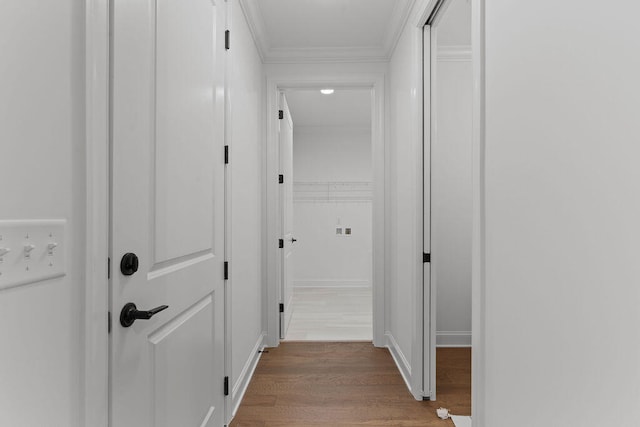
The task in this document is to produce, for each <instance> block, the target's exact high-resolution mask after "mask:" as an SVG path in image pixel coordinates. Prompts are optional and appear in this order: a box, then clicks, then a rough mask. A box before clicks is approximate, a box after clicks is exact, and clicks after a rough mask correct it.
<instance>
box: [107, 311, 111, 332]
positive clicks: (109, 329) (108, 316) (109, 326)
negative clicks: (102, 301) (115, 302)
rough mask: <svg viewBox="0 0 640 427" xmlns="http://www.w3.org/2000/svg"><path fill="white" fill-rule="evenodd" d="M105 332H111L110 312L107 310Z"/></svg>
mask: <svg viewBox="0 0 640 427" xmlns="http://www.w3.org/2000/svg"><path fill="white" fill-rule="evenodd" d="M107 333H108V334H110V333H111V312H110V311H107Z"/></svg>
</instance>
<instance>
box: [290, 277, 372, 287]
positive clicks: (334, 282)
mask: <svg viewBox="0 0 640 427" xmlns="http://www.w3.org/2000/svg"><path fill="white" fill-rule="evenodd" d="M293 286H294V287H296V288H331V289H336V288H370V287H371V280H369V279H294V281H293Z"/></svg>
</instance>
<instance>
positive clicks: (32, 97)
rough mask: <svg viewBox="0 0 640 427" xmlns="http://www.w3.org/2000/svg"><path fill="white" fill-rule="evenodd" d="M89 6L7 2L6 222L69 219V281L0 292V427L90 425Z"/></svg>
mask: <svg viewBox="0 0 640 427" xmlns="http://www.w3.org/2000/svg"><path fill="white" fill-rule="evenodd" d="M84 7H85V6H84V2H83V1H78V0H60V1H56V2H44V3H42V2H24V1H22V0H3V1H2V2H0V40H2V42H0V43H2V48H1V50H2V61H1V63H0V77H1V78H0V99H2V104H1V106H0V182H2V185H1V186H0V200H1V202H0V220H7V219H11V220H22V219H66V220H67V227H66V239H65V242H66V245H67V252H66V259H67V265H66V267H67V275H66V276H65V277H63V278H60V279H55V280H49V281H43V282H39V283H34V284H29V285H23V286H19V287H16V288H12V289H4V290H0V343H1V344H0V348H1V350H0V384H1V385H0V425H7V426H43V425H60V426H79V425H81V424H82V421H81V419H82V415H83V414H82V404H81V403H82V400H81V399H82V397H83V395H82V390H83V388H82V387H83V378H82V369H83V363H84V362H83V356H82V355H83V354H84V346H83V343H84V342H83V336H82V333H83V327H82V325H83V321H84V317H83V304H84V291H83V289H84V285H85V278H84V273H83V271H84V266H85V257H84V253H85V248H84V245H83V240H84V226H85V219H84V208H85V188H84V185H85V171H84V154H85V147H84V144H85V134H84V132H85V117H84V108H85V104H84V96H85V92H84V81H85V79H84V71H85V62H84V60H85V58H84V43H85V36H84V24H85V19H84V10H85V9H84ZM12 249H13V250H14V251H19V250H20V249H19V248H12ZM105 262H106V260H105Z"/></svg>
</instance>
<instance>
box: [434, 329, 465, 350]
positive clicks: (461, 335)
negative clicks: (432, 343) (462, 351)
mask: <svg viewBox="0 0 640 427" xmlns="http://www.w3.org/2000/svg"><path fill="white" fill-rule="evenodd" d="M436 347H471V332H470V331H438V332H436Z"/></svg>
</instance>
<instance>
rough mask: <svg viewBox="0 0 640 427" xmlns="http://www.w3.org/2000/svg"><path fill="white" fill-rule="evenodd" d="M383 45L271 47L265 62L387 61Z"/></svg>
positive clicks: (266, 53) (266, 54)
mask: <svg viewBox="0 0 640 427" xmlns="http://www.w3.org/2000/svg"><path fill="white" fill-rule="evenodd" d="M388 60H389V57H388V55H387V51H386V50H385V49H384V48H383V47H315V48H314V47H310V48H270V49H268V50H267V51H266V52H265V57H264V63H265V64H308V63H314V64H315V63H336V62H350V63H352V62H387V61H388Z"/></svg>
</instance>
